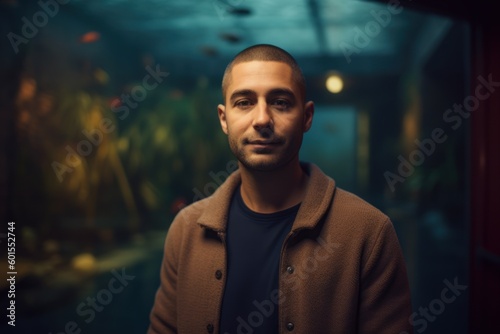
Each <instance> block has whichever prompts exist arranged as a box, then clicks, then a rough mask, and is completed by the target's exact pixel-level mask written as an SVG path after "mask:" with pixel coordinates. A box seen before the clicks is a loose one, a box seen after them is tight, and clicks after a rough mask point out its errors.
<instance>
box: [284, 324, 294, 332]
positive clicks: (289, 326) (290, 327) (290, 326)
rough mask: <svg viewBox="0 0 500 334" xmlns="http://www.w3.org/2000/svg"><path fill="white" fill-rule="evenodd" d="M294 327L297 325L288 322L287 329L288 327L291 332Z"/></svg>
mask: <svg viewBox="0 0 500 334" xmlns="http://www.w3.org/2000/svg"><path fill="white" fill-rule="evenodd" d="M294 327H295V326H294V325H293V323H292V322H289V323H287V324H286V329H288V331H289V332H291V331H293V328H294Z"/></svg>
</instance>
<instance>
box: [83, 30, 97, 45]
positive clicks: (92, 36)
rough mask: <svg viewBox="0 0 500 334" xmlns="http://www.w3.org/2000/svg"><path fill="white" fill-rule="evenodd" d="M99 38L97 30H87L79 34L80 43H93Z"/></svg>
mask: <svg viewBox="0 0 500 334" xmlns="http://www.w3.org/2000/svg"><path fill="white" fill-rule="evenodd" d="M100 38H101V34H100V33H98V32H97V31H89V32H87V33H85V34H83V35H82V36H80V39H79V41H80V43H94V42H96V41H98V40H99V39H100Z"/></svg>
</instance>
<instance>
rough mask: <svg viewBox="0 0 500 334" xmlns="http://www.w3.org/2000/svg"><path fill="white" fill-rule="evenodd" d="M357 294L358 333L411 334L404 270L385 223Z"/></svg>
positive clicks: (389, 225)
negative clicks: (358, 297)
mask: <svg viewBox="0 0 500 334" xmlns="http://www.w3.org/2000/svg"><path fill="white" fill-rule="evenodd" d="M360 293H361V295H360V309H359V322H358V326H359V327H358V332H359V333H397V334H406V333H413V328H412V326H411V325H410V322H409V317H410V315H411V312H412V311H411V298H410V288H409V285H408V277H407V273H406V266H405V262H404V258H403V254H402V252H401V247H400V245H399V242H398V238H397V235H396V232H395V230H394V227H393V225H392V223H391V221H390V220H389V219H387V220H386V221H385V222H384V224H383V225H382V227H381V229H380V230H379V233H378V236H377V237H376V238H375V243H374V246H373V247H372V249H371V251H370V252H369V254H368V258H367V261H366V262H365V264H364V266H363V268H362V273H361V291H360Z"/></svg>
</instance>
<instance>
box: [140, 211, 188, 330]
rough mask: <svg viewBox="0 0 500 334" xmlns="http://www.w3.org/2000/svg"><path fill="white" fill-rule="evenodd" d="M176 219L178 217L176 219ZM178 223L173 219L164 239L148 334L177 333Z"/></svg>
mask: <svg viewBox="0 0 500 334" xmlns="http://www.w3.org/2000/svg"><path fill="white" fill-rule="evenodd" d="M177 218H178V217H177ZM180 225H181V224H179V221H178V220H177V219H174V221H173V222H172V225H171V227H170V229H169V231H168V233H167V237H166V239H165V247H164V254H163V261H162V263H161V268H160V287H159V288H158V291H157V292H156V297H155V302H154V305H153V308H152V310H151V314H150V325H149V329H148V334H170V333H177V269H178V250H179V249H180V243H181V240H180V239H181V231H180V228H181V226H180Z"/></svg>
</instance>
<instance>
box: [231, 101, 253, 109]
mask: <svg viewBox="0 0 500 334" xmlns="http://www.w3.org/2000/svg"><path fill="white" fill-rule="evenodd" d="M234 105H235V106H236V107H239V108H248V107H250V106H251V105H252V103H251V102H250V101H249V100H241V101H237V102H236V103H235V104H234Z"/></svg>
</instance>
